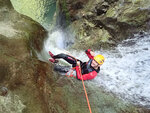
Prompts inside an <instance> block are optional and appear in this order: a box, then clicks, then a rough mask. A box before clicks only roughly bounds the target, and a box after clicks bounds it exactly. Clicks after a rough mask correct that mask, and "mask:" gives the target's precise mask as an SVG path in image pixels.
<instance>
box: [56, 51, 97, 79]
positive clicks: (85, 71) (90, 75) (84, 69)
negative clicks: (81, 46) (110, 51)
mask: <svg viewBox="0 0 150 113" xmlns="http://www.w3.org/2000/svg"><path fill="white" fill-rule="evenodd" d="M90 51H91V50H90V49H88V50H86V51H85V53H86V54H87V56H88V57H89V59H90V60H89V61H88V62H82V61H80V60H78V59H77V60H76V59H75V58H73V57H72V56H70V55H67V54H63V53H61V54H58V55H54V56H53V58H54V59H59V58H63V59H64V60H66V61H67V62H68V63H70V64H72V67H76V73H77V79H79V80H82V78H83V80H91V79H94V78H95V77H96V76H97V73H98V72H99V71H100V68H98V69H97V70H95V69H94V68H93V67H92V66H91V63H92V60H93V58H94V56H92V55H91V54H90ZM77 61H80V64H81V65H80V66H77V65H76V63H77ZM80 67H81V71H80ZM81 76H82V77H81Z"/></svg>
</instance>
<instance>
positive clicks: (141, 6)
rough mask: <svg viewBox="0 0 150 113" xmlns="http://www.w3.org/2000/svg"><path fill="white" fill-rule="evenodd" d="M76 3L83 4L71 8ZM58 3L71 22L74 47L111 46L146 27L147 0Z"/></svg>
mask: <svg viewBox="0 0 150 113" xmlns="http://www.w3.org/2000/svg"><path fill="white" fill-rule="evenodd" d="M78 2H81V3H83V4H82V7H81V6H80V5H78V6H80V8H78V7H74V5H75V4H76V3H78ZM60 4H61V5H60V6H61V8H62V11H64V13H68V14H67V15H66V16H68V15H69V16H68V17H69V18H70V20H71V21H72V22H71V24H70V26H69V27H71V28H73V29H74V31H75V33H76V34H77V35H76V38H77V43H76V44H75V45H74V47H75V48H83V49H86V48H88V47H90V48H93V49H100V48H110V47H114V46H116V45H117V44H118V43H119V42H120V41H122V40H124V39H126V38H128V37H129V36H131V35H132V34H133V33H135V32H138V31H141V30H147V29H148V28H149V27H148V25H147V23H149V19H150V16H149V13H150V10H149V7H148V4H149V5H150V2H149V1H148V0H146V1H142V0H136V1H135V0H128V1H124V0H99V1H96V0H90V1H85V0H77V1H75V2H70V0H66V4H65V3H64V2H62V1H60ZM64 4H65V5H64ZM62 6H65V8H64V7H62ZM64 9H65V10H64ZM106 32H107V33H106ZM103 34H104V35H103ZM106 34H107V35H106ZM79 44H80V45H85V46H79Z"/></svg>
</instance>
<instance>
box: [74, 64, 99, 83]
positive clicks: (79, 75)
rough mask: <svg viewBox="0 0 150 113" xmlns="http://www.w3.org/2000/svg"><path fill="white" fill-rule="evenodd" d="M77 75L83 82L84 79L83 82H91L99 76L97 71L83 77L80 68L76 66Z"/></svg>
mask: <svg viewBox="0 0 150 113" xmlns="http://www.w3.org/2000/svg"><path fill="white" fill-rule="evenodd" d="M76 73H77V78H78V79H79V80H82V78H83V80H91V79H94V78H95V77H96V76H97V72H96V71H92V72H90V73H88V74H83V75H81V71H80V67H79V66H76ZM81 76H82V77H81Z"/></svg>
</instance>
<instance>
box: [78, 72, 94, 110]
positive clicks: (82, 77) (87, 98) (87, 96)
mask: <svg viewBox="0 0 150 113" xmlns="http://www.w3.org/2000/svg"><path fill="white" fill-rule="evenodd" d="M80 73H81V69H80ZM81 78H82V84H83V88H84V92H85V96H86V100H87V104H88V107H89V111H90V113H92V110H91V106H90V102H89V99H88V95H87V92H86V88H85V85H84V81H83V77H82V74H81Z"/></svg>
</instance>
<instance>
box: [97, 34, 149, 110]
mask: <svg viewBox="0 0 150 113" xmlns="http://www.w3.org/2000/svg"><path fill="white" fill-rule="evenodd" d="M104 56H105V57H106V61H105V63H104V65H103V66H102V71H101V74H100V75H99V77H97V79H95V81H96V84H97V85H99V86H103V87H104V88H105V89H106V90H108V91H111V92H113V93H115V94H117V95H119V96H120V97H121V98H123V99H125V100H129V101H131V102H133V103H135V104H137V105H142V106H145V107H148V108H150V85H149V83H150V34H146V33H145V34H144V36H140V35H135V36H134V38H133V37H132V39H128V40H126V41H123V43H122V44H120V45H118V47H117V48H116V50H114V51H109V52H105V53H104Z"/></svg>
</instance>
